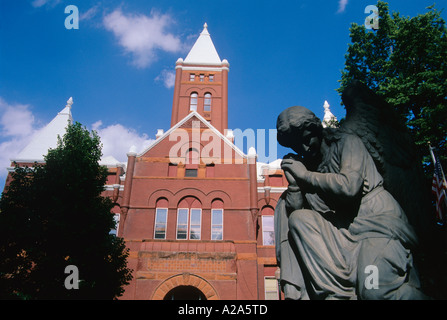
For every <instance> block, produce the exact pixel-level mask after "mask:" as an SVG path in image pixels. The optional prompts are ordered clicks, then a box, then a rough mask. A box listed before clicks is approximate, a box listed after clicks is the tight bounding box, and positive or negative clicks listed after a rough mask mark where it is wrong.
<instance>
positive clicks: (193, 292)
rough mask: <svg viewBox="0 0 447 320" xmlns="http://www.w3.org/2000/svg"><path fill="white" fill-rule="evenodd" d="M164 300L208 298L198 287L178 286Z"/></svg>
mask: <svg viewBox="0 0 447 320" xmlns="http://www.w3.org/2000/svg"><path fill="white" fill-rule="evenodd" d="M163 300H206V297H205V295H204V294H203V292H202V291H200V290H199V289H197V288H196V287H193V286H178V287H175V288H174V289H172V290H170V291H169V292H168V293H167V294H166V296H165V297H164V298H163Z"/></svg>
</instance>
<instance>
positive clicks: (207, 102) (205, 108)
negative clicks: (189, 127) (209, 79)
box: [203, 92, 211, 111]
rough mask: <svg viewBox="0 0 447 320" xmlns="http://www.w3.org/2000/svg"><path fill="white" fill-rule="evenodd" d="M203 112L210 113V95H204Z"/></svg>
mask: <svg viewBox="0 0 447 320" xmlns="http://www.w3.org/2000/svg"><path fill="white" fill-rule="evenodd" d="M203 111H211V93H209V92H207V93H205V102H204V104H203Z"/></svg>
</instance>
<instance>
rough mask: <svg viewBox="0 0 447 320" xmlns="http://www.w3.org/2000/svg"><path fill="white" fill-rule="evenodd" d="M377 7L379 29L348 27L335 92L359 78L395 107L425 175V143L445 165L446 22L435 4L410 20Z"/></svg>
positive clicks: (429, 166)
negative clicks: (405, 127) (432, 148)
mask: <svg viewBox="0 0 447 320" xmlns="http://www.w3.org/2000/svg"><path fill="white" fill-rule="evenodd" d="M377 7H378V9H379V16H380V19H379V28H378V29H377V30H373V31H369V30H367V29H366V28H365V26H363V25H358V24H355V23H354V24H352V26H351V29H350V32H351V34H350V37H351V41H352V43H351V44H349V47H348V52H347V54H346V63H345V69H344V70H343V71H342V77H341V81H340V82H341V86H340V88H339V89H338V91H339V92H340V93H342V92H343V90H344V88H345V87H346V86H347V85H348V84H349V83H350V82H351V81H352V80H359V81H362V82H363V83H365V84H366V85H367V86H369V87H370V88H371V89H372V90H373V91H375V92H376V93H377V94H379V95H381V96H382V97H384V99H385V100H386V101H387V102H388V103H390V104H391V105H392V106H394V107H395V109H396V110H397V112H398V113H399V114H400V115H401V116H402V118H403V119H404V120H405V121H406V124H407V126H408V128H409V129H410V131H411V134H412V136H413V138H414V141H415V143H416V145H417V146H418V149H419V152H420V154H421V156H423V164H424V167H425V170H426V172H427V177H428V176H430V174H432V172H433V166H432V161H431V157H430V153H429V149H428V144H429V143H431V145H432V146H433V147H435V148H436V149H437V151H438V154H439V156H440V158H441V161H442V163H443V164H444V165H445V164H446V159H447V154H446V148H447V145H446V139H447V121H446V119H447V34H446V31H447V29H446V24H445V21H444V20H443V19H442V18H441V12H440V11H438V10H436V9H435V8H434V6H431V7H429V8H427V9H428V11H427V12H426V13H425V14H419V15H417V16H416V17H412V18H410V17H403V16H401V15H400V14H399V13H398V12H394V13H392V14H390V12H389V8H388V4H387V3H386V2H383V1H379V2H378V4H377Z"/></svg>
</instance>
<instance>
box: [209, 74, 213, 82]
mask: <svg viewBox="0 0 447 320" xmlns="http://www.w3.org/2000/svg"><path fill="white" fill-rule="evenodd" d="M208 79H209V81H210V82H213V81H214V75H212V74H210V76H209V78H208Z"/></svg>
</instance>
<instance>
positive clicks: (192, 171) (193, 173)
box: [185, 169, 197, 177]
mask: <svg viewBox="0 0 447 320" xmlns="http://www.w3.org/2000/svg"><path fill="white" fill-rule="evenodd" d="M185 177H197V169H185Z"/></svg>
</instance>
